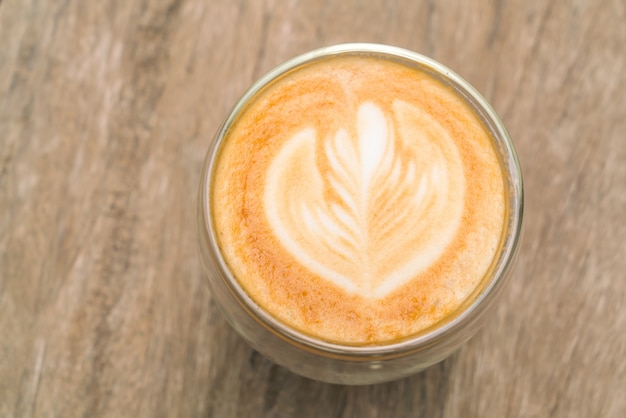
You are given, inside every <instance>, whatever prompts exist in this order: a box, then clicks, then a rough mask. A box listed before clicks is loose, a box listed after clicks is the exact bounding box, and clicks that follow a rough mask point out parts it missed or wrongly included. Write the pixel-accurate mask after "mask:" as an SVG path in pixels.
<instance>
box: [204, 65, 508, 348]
mask: <svg viewBox="0 0 626 418" xmlns="http://www.w3.org/2000/svg"><path fill="white" fill-rule="evenodd" d="M210 193H211V205H212V210H213V214H214V215H213V216H214V218H213V221H214V225H215V229H216V231H217V235H218V242H219V244H220V247H221V248H222V253H223V256H224V258H225V260H226V262H227V264H228V265H229V267H230V268H231V269H232V271H233V274H234V275H235V277H236V278H237V280H238V281H239V282H240V284H241V285H242V287H243V288H244V289H245V291H246V292H248V293H249V294H250V296H251V297H252V298H253V299H254V300H255V301H256V302H257V303H258V304H259V305H260V306H262V307H264V308H265V309H266V310H267V311H268V312H270V313H271V314H273V315H274V316H276V317H277V318H278V319H280V320H282V321H284V322H286V323H288V324H290V325H292V326H294V327H296V328H298V329H300V330H302V331H304V332H306V333H309V334H312V335H315V336H318V337H320V338H322V339H325V340H329V341H335V342H343V343H350V344H361V343H365V344H368V343H380V342H384V341H390V340H395V339H399V338H403V337H406V336H409V335H411V334H413V333H416V332H419V331H420V330H422V329H424V328H426V327H429V326H431V325H433V324H435V323H436V322H438V321H440V320H442V319H443V318H445V317H446V316H447V315H449V314H450V313H452V312H453V311H455V310H456V309H457V308H458V307H459V306H460V305H461V304H462V303H463V302H464V301H465V300H466V299H467V298H468V297H469V296H470V295H472V294H473V293H475V291H476V290H477V289H478V287H479V286H480V285H481V282H482V279H483V276H484V274H485V272H486V271H487V270H488V268H489V266H490V264H491V262H492V259H493V257H494V255H495V253H496V250H497V247H498V245H499V241H500V238H501V234H502V229H503V223H504V215H505V209H504V197H503V193H504V191H503V180H502V173H501V169H500V166H499V163H498V160H497V157H496V154H495V151H494V149H493V146H492V144H491V139H490V137H489V135H488V133H486V132H485V130H484V129H483V127H482V125H481V124H480V122H479V121H478V119H477V118H476V117H475V116H474V115H473V113H472V111H471V110H470V109H469V108H468V107H467V105H466V104H465V103H464V102H463V101H462V100H461V99H460V98H458V97H457V96H456V95H455V93H454V92H453V91H452V90H450V89H449V88H447V87H445V86H444V85H442V84H441V83H440V82H438V81H436V80H434V79H433V78H431V77H429V76H428V75H426V74H424V73H422V72H420V71H418V70H415V69H411V68H407V67H404V66H402V65H400V64H397V63H393V62H389V61H385V60H381V59H374V58H362V57H343V58H329V59H326V60H324V61H322V62H318V63H315V64H311V65H308V66H306V67H303V68H301V69H299V70H297V71H294V72H292V73H290V74H289V75H288V76H287V77H285V78H283V79H282V80H280V81H279V82H277V83H275V84H273V85H272V86H271V87H269V88H267V89H266V90H265V91H264V92H263V93H261V94H260V95H259V96H258V97H257V99H256V100H255V101H254V102H252V103H251V104H250V105H249V106H248V108H247V109H246V110H245V112H244V113H243V114H242V116H241V117H240V118H239V119H238V120H236V121H235V123H234V124H233V125H232V127H231V128H230V130H229V132H228V134H227V136H226V138H225V140H224V143H223V145H222V147H221V149H220V151H219V153H218V161H217V164H216V169H215V176H214V181H213V184H212V190H211V192H210Z"/></svg>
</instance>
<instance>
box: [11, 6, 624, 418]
mask: <svg viewBox="0 0 626 418" xmlns="http://www.w3.org/2000/svg"><path fill="white" fill-rule="evenodd" d="M625 22H626V3H624V2H623V1H622V0H606V1H592V0H588V1H584V0H579V1H549V0H538V1H511V2H504V1H501V0H491V1H488V0H484V1H476V2H455V1H428V2H426V1H425V2H416V1H409V0H397V1H378V0H371V1H367V2H365V1H356V0H348V1H343V2H331V1H322V0H319V1H309V2H307V1H278V0H275V1H271V0H268V1H258V2H257V1H238V2H235V1H227V0H212V1H201V0H132V1H121V0H112V1H106V2H84V1H79V0H49V1H40V0H3V1H1V2H0V417H40V416H41V417H87V416H89V417H96V416H97V417H122V416H128V417H131V416H132V417H170V416H172V417H239V416H240V417H265V416H267V417H291V416H297V417H299V418H305V417H390V416H393V417H403V416H421V417H459V416H462V417H504V416H506V417H514V416H520V417H623V416H626V396H625V395H624V388H626V277H625V273H624V272H625V271H626V251H625V249H624V242H625V241H626V137H625V132H626V24H625ZM347 41H369V42H381V43H389V44H393V45H397V46H401V47H405V48H409V49H412V50H415V51H418V52H422V53H424V54H426V55H429V56H431V57H433V58H435V59H437V60H439V61H440V62H442V63H444V64H445V65H447V66H449V67H451V68H452V69H454V70H455V71H457V72H458V73H460V74H461V75H462V76H463V77H465V78H466V79H467V80H468V81H469V82H470V83H472V84H473V85H474V86H475V87H476V88H477V89H478V90H479V91H481V92H482V93H483V94H484V95H485V96H486V97H487V99H488V100H489V101H490V102H491V103H492V104H493V106H494V108H495V109H496V110H497V111H498V113H499V114H500V116H501V117H502V119H503V120H504V122H505V124H506V125H507V127H508V128H509V131H510V133H511V136H512V137H513V139H514V142H515V144H516V146H517V149H518V152H519V154H520V159H521V162H522V166H523V170H524V175H525V186H526V227H525V237H524V242H523V246H522V250H521V254H520V259H519V263H518V268H517V270H516V272H515V275H514V277H513V279H512V282H511V285H510V286H508V287H507V289H506V291H505V295H504V300H503V303H502V304H501V305H500V306H499V307H498V309H497V311H496V312H495V315H494V316H493V317H492V318H490V320H489V321H488V323H487V324H486V326H485V328H484V329H483V330H482V331H481V332H480V333H479V334H478V335H477V336H476V337H475V338H474V339H473V340H471V341H470V343H469V344H467V345H466V346H465V347H464V348H462V349H461V350H460V351H459V352H458V353H457V354H455V355H454V356H453V357H451V358H450V359H448V360H446V361H444V362H442V363H440V364H439V365H436V366H434V367H432V368H431V369H428V370H427V371H425V372H423V373H421V374H419V375H416V376H413V377H411V378H408V379H404V380H401V381H397V382H393V383H389V384H384V385H375V386H368V387H344V386H333V385H327V384H323V383H319V382H314V381H311V380H307V379H304V378H301V377H298V376H295V375H293V374H291V373H290V372H288V371H286V370H284V369H282V368H280V367H277V366H275V365H273V364H271V363H270V362H269V361H267V360H265V359H264V358H263V357H261V356H260V355H258V354H256V353H255V352H253V351H252V350H251V349H250V348H249V347H248V346H247V345H246V344H245V343H244V342H242V340H240V339H239V337H238V336H237V335H236V334H235V333H234V331H232V330H231V328H230V327H229V326H228V325H227V323H226V322H225V320H224V319H223V318H222V316H221V315H220V313H219V310H218V309H217V307H216V306H215V305H214V303H213V301H212V299H211V295H210V294H209V292H208V289H207V288H206V283H205V281H204V278H203V273H202V270H201V268H200V264H199V259H198V255H197V251H196V231H195V206H194V204H195V198H196V188H197V183H198V179H199V172H200V165H201V162H202V158H203V156H204V153H205V150H206V149H207V146H208V144H209V142H210V141H211V138H212V136H213V134H214V132H215V130H216V129H217V127H218V125H219V123H220V122H221V120H222V119H223V118H224V117H225V116H226V113H227V112H228V110H229V109H230V107H231V106H232V105H233V104H234V102H235V100H236V99H237V98H238V97H239V95H241V94H242V93H243V91H244V90H245V88H246V87H247V86H248V85H249V84H250V83H252V82H253V81H254V79H256V78H257V77H259V76H260V75H261V74H263V73H264V72H266V71H267V70H269V69H270V68H271V67H273V66H274V65H277V64H279V63H280V62H282V61H284V60H285V59H287V58H290V57H292V56H294V55H297V54H299V53H302V52H305V51H307V50H310V49H313V48H316V47H320V46H324V45H329V44H334V43H339V42H347Z"/></svg>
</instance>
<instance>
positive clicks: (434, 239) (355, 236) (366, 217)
mask: <svg viewBox="0 0 626 418" xmlns="http://www.w3.org/2000/svg"><path fill="white" fill-rule="evenodd" d="M392 110H393V114H391V115H385V113H384V112H383V110H382V109H381V108H380V107H378V106H377V105H376V104H374V103H372V102H365V103H362V104H361V105H360V106H359V108H358V112H357V115H356V116H357V118H356V120H355V124H356V127H357V129H356V132H357V137H356V138H354V137H351V136H350V134H349V133H348V131H347V130H345V129H340V130H338V131H337V132H336V133H335V134H334V135H331V136H329V137H327V138H318V134H317V130H316V129H314V128H306V129H303V130H302V131H300V132H298V133H296V134H295V135H294V136H293V137H291V138H289V140H287V141H286V142H285V144H284V146H283V147H282V149H281V150H280V151H279V153H278V154H277V156H276V158H275V159H274V161H273V162H272V164H271V166H270V168H269V171H268V176H267V180H266V184H265V194H264V203H265V211H266V214H267V217H268V220H269V222H270V224H271V227H272V230H273V231H274V232H275V234H276V235H277V236H278V237H279V239H280V242H281V243H282V245H284V246H285V247H286V248H287V249H288V251H289V252H290V253H292V254H293V255H294V256H295V257H296V258H297V259H298V261H300V262H301V263H303V264H304V265H306V266H307V267H308V268H310V269H311V270H312V271H314V272H316V273H317V274H319V275H320V276H321V277H324V278H325V279H327V280H330V281H331V282H333V283H334V284H336V285H338V286H340V287H342V288H344V289H345V290H346V291H348V292H351V293H357V294H359V295H361V296H364V297H369V298H381V297H384V296H386V295H387V294H389V293H390V292H392V291H394V290H396V289H397V288H398V287H399V286H401V285H403V284H405V283H406V282H407V281H408V280H410V279H411V278H413V277H414V276H415V275H416V274H418V273H420V272H421V271H423V270H424V269H426V268H427V267H428V266H430V265H431V264H432V263H433V262H435V261H436V260H437V259H438V258H439V256H440V255H441V253H442V252H443V251H444V250H445V248H446V246H447V245H448V244H449V243H450V241H451V239H452V237H453V236H454V234H455V233H456V231H457V229H458V226H459V223H460V219H461V214H462V209H463V198H464V190H463V187H464V185H463V169H462V164H461V159H460V157H459V155H458V150H457V149H456V145H455V144H454V142H453V141H452V140H451V139H450V137H449V135H448V134H447V132H446V131H445V130H444V129H443V128H442V127H441V126H440V125H439V123H438V122H437V121H436V120H434V119H433V118H432V117H431V116H430V115H428V114H427V113H425V112H424V111H423V110H421V109H419V108H418V107H416V106H414V105H411V104H408V103H405V102H403V101H400V100H397V101H395V102H394V103H393V106H392ZM317 141H322V145H321V146H320V147H318V146H317ZM318 149H319V150H321V154H322V155H317V153H316V150H318ZM279 196H282V197H283V198H277V197H279ZM390 259H395V260H399V261H398V264H397V265H393V266H390V265H389V262H388V260H390Z"/></svg>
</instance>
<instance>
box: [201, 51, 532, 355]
mask: <svg viewBox="0 0 626 418" xmlns="http://www.w3.org/2000/svg"><path fill="white" fill-rule="evenodd" d="M360 54H362V55H366V56H370V57H371V56H380V57H384V58H386V59H391V60H397V61H402V62H404V63H405V65H407V64H409V63H411V64H413V65H417V66H420V67H422V68H423V69H426V70H427V71H429V72H432V73H433V74H434V75H435V76H436V77H438V78H439V79H440V80H441V81H443V82H446V83H448V84H450V85H451V86H453V87H454V88H455V90H456V91H457V94H463V95H465V96H466V98H467V99H470V100H471V101H472V103H470V104H471V105H472V107H474V108H475V109H474V111H475V112H476V113H480V116H481V117H482V118H484V119H485V120H484V122H485V123H486V124H487V125H488V126H487V127H488V128H489V130H490V131H491V136H492V137H493V140H494V142H495V143H497V144H496V145H498V147H494V148H497V149H496V153H497V154H498V158H499V159H502V160H503V161H501V163H502V164H501V165H502V170H503V172H504V174H505V175H506V178H505V183H508V185H507V184H505V189H507V190H508V193H509V204H508V206H507V207H508V208H509V210H510V212H511V214H510V215H509V217H508V224H507V234H506V235H505V237H504V239H503V240H504V242H502V243H501V251H500V252H499V253H498V255H497V257H496V258H495V259H494V261H493V262H492V267H491V268H490V269H489V270H488V271H490V272H491V279H490V280H489V283H486V284H485V285H484V286H483V287H482V288H481V290H480V293H479V294H478V295H477V296H475V297H474V298H473V300H472V301H471V302H470V303H469V304H467V305H465V304H461V306H460V307H459V308H458V309H463V310H462V311H461V312H455V313H452V314H451V315H452V316H454V317H453V318H452V319H450V320H447V321H445V319H444V320H442V321H439V322H437V323H435V324H433V325H432V326H430V327H428V328H426V329H425V330H422V331H419V332H418V333H416V334H413V335H409V336H407V337H405V338H404V339H401V340H398V341H392V342H383V343H380V344H372V345H350V344H341V343H336V342H329V341H325V340H323V339H321V338H318V337H314V336H312V335H309V334H307V333H305V332H302V331H299V330H297V329H295V328H293V327H291V326H289V325H288V324H286V323H284V322H282V321H281V320H279V319H277V318H275V317H274V316H272V315H271V314H270V313H269V312H267V311H266V310H265V309H263V308H262V307H261V306H259V305H258V304H257V303H256V302H255V301H254V300H253V299H252V298H251V297H250V296H249V295H248V294H247V292H246V291H245V290H244V289H243V288H242V286H241V285H240V284H239V282H238V280H237V279H236V278H235V276H234V274H233V273H232V272H231V271H230V269H229V268H228V265H227V263H226V261H225V260H224V257H223V256H222V254H221V251H220V250H219V246H218V244H217V241H216V238H215V230H214V227H213V216H212V211H211V205H210V199H209V195H210V193H209V188H210V185H211V180H212V177H213V172H214V165H215V164H214V163H215V159H216V156H217V153H218V151H219V149H220V145H221V143H222V142H223V140H224V138H225V136H226V134H227V132H228V130H229V129H230V127H231V125H232V123H233V122H234V121H235V119H236V118H237V116H238V115H239V113H240V112H241V111H242V110H243V109H244V108H245V106H246V105H247V104H248V103H249V102H250V101H251V100H252V99H253V98H254V97H255V96H256V95H257V94H258V93H259V92H260V91H261V90H262V89H263V88H265V87H266V86H267V85H269V84H270V83H271V82H272V81H273V80H275V79H276V78H278V77H280V76H281V75H283V74H285V73H287V72H288V71H290V70H293V69H295V68H298V67H300V66H302V65H305V64H308V63H311V62H314V61H316V60H320V59H324V58H328V57H332V56H339V55H360ZM200 193H201V199H202V202H201V203H202V206H201V209H202V214H201V215H202V221H203V222H202V224H203V226H204V231H202V232H203V235H204V237H205V238H206V240H207V241H208V243H207V244H208V248H209V249H210V251H212V253H213V255H214V256H215V257H214V258H215V260H216V261H217V264H218V266H217V267H218V269H219V273H220V276H221V277H220V280H222V281H223V282H224V284H225V285H226V287H227V288H228V289H229V291H230V293H231V295H233V296H234V297H235V298H237V299H238V302H239V303H240V304H241V305H242V306H243V307H244V309H245V310H246V311H247V312H248V313H249V314H250V315H253V316H254V317H255V318H254V319H255V320H256V321H257V322H259V323H260V325H264V326H265V328H267V329H269V330H270V331H272V332H273V333H274V334H276V335H277V336H278V337H280V338H283V339H288V340H290V341H292V342H294V343H296V344H298V345H301V346H304V347H307V348H309V349H311V350H314V351H317V352H319V353H327V354H336V355H347V356H352V357H357V358H358V357H372V356H383V355H388V354H394V355H395V354H399V353H405V352H413V351H417V350H419V349H420V348H421V347H423V346H426V345H428V344H430V343H432V342H433V341H436V340H438V339H440V338H441V337H443V336H445V335H447V334H449V333H451V332H453V331H454V330H456V329H458V328H459V327H461V326H462V325H463V324H464V323H465V322H466V321H468V320H470V319H471V318H472V315H473V314H474V313H475V311H476V310H477V309H478V308H479V307H480V306H482V305H483V304H485V303H486V302H487V301H488V299H489V298H490V296H492V295H493V294H494V293H495V292H496V290H497V289H498V288H499V287H500V286H501V285H502V283H503V281H504V278H505V277H506V275H507V272H508V271H509V269H510V267H511V265H512V263H513V261H514V259H515V255H516V253H517V251H518V248H519V243H520V239H521V232H522V224H523V213H524V192H523V180H522V171H521V166H520V163H519V160H518V157H517V153H516V151H515V149H514V146H513V143H512V141H511V138H510V136H509V133H508V131H507V130H506V128H505V126H504V124H503V122H502V121H501V120H500V118H499V117H498V115H497V114H496V112H495V110H494V109H493V108H492V107H491V105H490V104H489V103H488V102H487V100H485V98H484V97H483V96H482V95H481V94H480V93H479V92H478V91H477V90H476V89H475V88H474V87H473V86H472V85H471V84H470V83H468V82H467V81H465V80H464V79H463V78H461V77H460V76H459V75H458V74H456V73H455V72H453V71H452V70H450V69H449V68H448V67H446V66H444V65H443V64H441V63H439V62H437V61H435V60H434V59H432V58H428V57H426V56H424V55H422V54H419V53H417V52H413V51H410V50H407V49H403V48H399V47H395V46H390V45H383V44H375V43H345V44H337V45H332V46H327V47H323V48H318V49H315V50H312V51H309V52H306V53H303V54H301V55H298V56H296V57H294V58H291V59H289V60H287V61H285V62H284V63H282V64H280V65H278V66H276V67H274V68H273V69H272V70H270V71H269V72H267V73H266V74H265V75H263V76H261V77H260V78H259V79H258V80H257V81H255V82H254V83H253V84H252V85H251V86H250V87H249V88H248V89H247V90H246V92H245V93H244V94H243V95H242V96H241V98H240V99H239V100H238V101H237V103H236V104H235V106H234V107H233V109H232V110H231V111H230V112H229V114H228V117H227V118H226V120H225V121H224V122H223V124H222V125H221V126H220V128H219V129H218V131H217V134H216V135H215V137H214V139H213V141H212V142H211V144H210V146H209V149H208V152H207V155H206V158H205V162H204V165H203V171H202V178H201V185H200ZM494 262H495V263H496V265H495V267H493V264H494ZM486 279H487V276H485V277H483V279H482V280H486ZM463 306H465V307H464V308H463ZM458 309H457V310H458ZM441 322H444V323H443V324H441V325H439V324H440V323H441Z"/></svg>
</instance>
